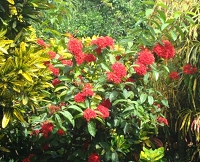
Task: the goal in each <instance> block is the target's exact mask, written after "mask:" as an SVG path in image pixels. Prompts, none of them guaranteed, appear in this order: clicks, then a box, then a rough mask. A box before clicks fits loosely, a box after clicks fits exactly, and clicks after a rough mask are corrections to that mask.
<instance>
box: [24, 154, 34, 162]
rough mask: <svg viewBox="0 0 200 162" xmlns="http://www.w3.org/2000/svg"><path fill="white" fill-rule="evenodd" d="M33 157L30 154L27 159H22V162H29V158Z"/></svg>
mask: <svg viewBox="0 0 200 162" xmlns="http://www.w3.org/2000/svg"><path fill="white" fill-rule="evenodd" d="M33 156H35V155H34V154H30V155H29V156H28V157H27V158H25V159H23V160H22V162H31V157H33Z"/></svg>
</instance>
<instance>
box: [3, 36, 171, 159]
mask: <svg viewBox="0 0 200 162" xmlns="http://www.w3.org/2000/svg"><path fill="white" fill-rule="evenodd" d="M37 43H38V44H39V45H40V46H41V48H45V49H46V51H47V54H49V57H50V60H49V61H48V62H46V61H44V65H45V66H46V67H47V68H48V69H49V72H50V73H51V76H52V82H51V83H52V85H53V88H48V89H47V91H48V95H47V97H46V98H45V99H46V100H48V101H50V102H48V104H45V103H43V106H42V108H40V109H38V111H37V113H36V114H32V115H31V116H28V118H27V119H28V120H27V121H26V122H23V123H21V124H20V123H18V122H15V121H14V122H12V123H11V124H10V127H14V129H13V130H14V132H15V133H14V134H10V133H9V131H8V130H3V131H4V134H5V135H9V137H10V139H11V140H10V141H9V146H10V148H12V150H15V152H17V154H18V156H14V153H13V154H12V153H4V156H3V157H4V159H7V158H8V157H9V156H10V157H11V155H12V158H13V159H15V160H17V159H18V160H19V159H20V160H24V159H26V158H27V157H29V155H30V154H34V158H33V159H35V160H37V161H38V160H40V161H41V160H43V161H56V160H58V161H59V160H63V159H66V160H67V161H73V162H74V161H77V162H78V161H97V162H99V161H101V160H103V161H113V162H117V161H133V160H135V161H139V157H140V151H142V149H143V146H144V147H146V148H153V149H156V148H159V147H162V146H163V143H162V142H161V140H160V139H159V137H158V130H159V129H161V128H162V127H168V122H167V120H166V119H165V117H164V114H163V113H162V111H163V109H165V108H168V102H167V100H166V99H165V98H164V97H163V96H162V94H160V93H159V92H158V91H156V90H154V89H152V88H148V86H147V85H148V81H149V78H151V77H155V78H156V79H158V78H157V75H155V74H156V73H155V72H154V71H156V70H158V69H157V68H159V67H160V66H157V63H156V62H154V57H155V56H156V53H154V52H153V50H152V49H153V46H154V45H156V42H155V43H154V44H153V43H152V48H148V49H146V48H145V49H139V47H138V49H132V50H131V51H130V49H131V48H130V49H125V48H123V47H122V46H121V45H120V44H116V43H115V41H114V40H113V39H112V38H111V37H109V36H100V37H96V36H93V37H92V38H89V37H87V38H74V37H69V38H66V37H65V38H63V39H59V40H57V39H50V40H49V42H48V43H46V42H44V41H41V40H37ZM171 47H172V48H173V46H172V45H171ZM163 48H165V47H164V46H163ZM136 50H138V51H136ZM48 51H50V52H48ZM142 54H145V55H146V57H149V59H148V60H149V61H147V62H142V61H144V59H142ZM136 68H137V69H138V71H139V72H138V71H137V70H135V69H136ZM141 74H142V75H141ZM160 105H162V108H161V107H160ZM18 129H20V130H21V131H20V132H19V131H18ZM21 132H24V133H21ZM16 134H18V135H16ZM19 134H23V135H22V137H21V138H19V137H20V136H19ZM15 138H17V139H18V140H17V141H16V142H15ZM23 138H24V139H23ZM25 139H26V140H25ZM18 142H19V143H20V148H19V147H16V146H17V143H18ZM25 143H27V144H25ZM13 146H15V147H14V148H13ZM9 151H10V150H9ZM11 152H12V151H11ZM160 157H161V158H162V156H160Z"/></svg>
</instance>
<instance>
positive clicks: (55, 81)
mask: <svg viewBox="0 0 200 162" xmlns="http://www.w3.org/2000/svg"><path fill="white" fill-rule="evenodd" d="M60 83H61V81H60V80H59V79H58V78H54V79H53V80H52V85H53V86H54V87H55V86H56V85H57V84H60Z"/></svg>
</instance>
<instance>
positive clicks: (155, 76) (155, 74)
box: [153, 71, 159, 81]
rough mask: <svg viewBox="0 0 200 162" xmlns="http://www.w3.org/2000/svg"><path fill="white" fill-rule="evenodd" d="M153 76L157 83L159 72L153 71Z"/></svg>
mask: <svg viewBox="0 0 200 162" xmlns="http://www.w3.org/2000/svg"><path fill="white" fill-rule="evenodd" d="M153 76H154V78H155V80H156V81H157V80H158V78H159V72H158V71H153Z"/></svg>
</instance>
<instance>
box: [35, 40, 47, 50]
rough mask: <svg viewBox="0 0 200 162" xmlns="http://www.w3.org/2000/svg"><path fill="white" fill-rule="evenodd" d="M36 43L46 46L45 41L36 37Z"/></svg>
mask: <svg viewBox="0 0 200 162" xmlns="http://www.w3.org/2000/svg"><path fill="white" fill-rule="evenodd" d="M37 44H39V45H40V46H43V47H44V48H46V47H47V45H46V43H45V42H44V41H43V40H42V39H40V38H39V39H37Z"/></svg>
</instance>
